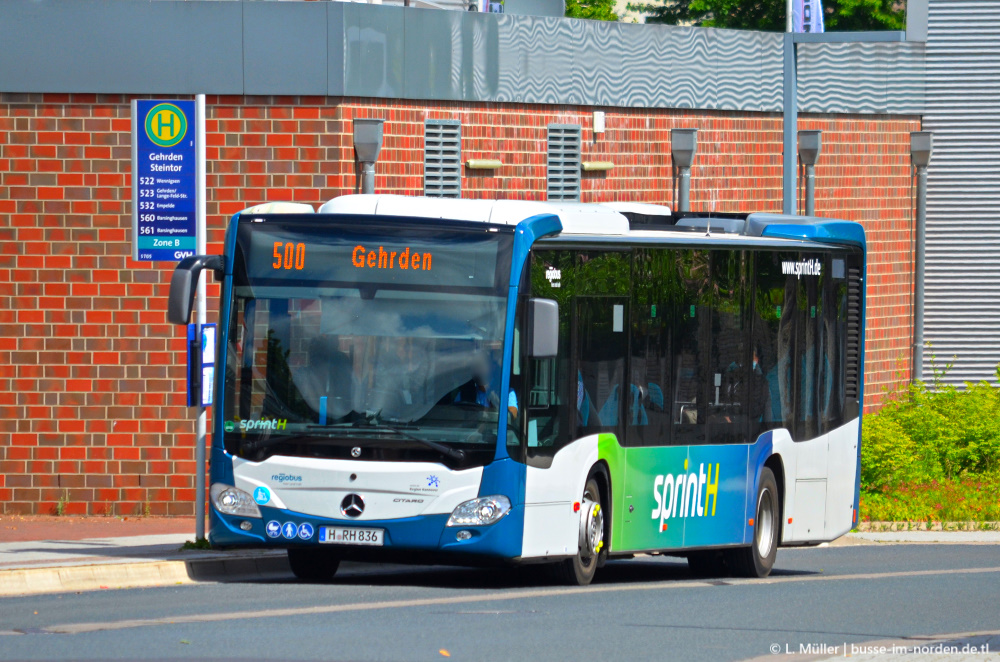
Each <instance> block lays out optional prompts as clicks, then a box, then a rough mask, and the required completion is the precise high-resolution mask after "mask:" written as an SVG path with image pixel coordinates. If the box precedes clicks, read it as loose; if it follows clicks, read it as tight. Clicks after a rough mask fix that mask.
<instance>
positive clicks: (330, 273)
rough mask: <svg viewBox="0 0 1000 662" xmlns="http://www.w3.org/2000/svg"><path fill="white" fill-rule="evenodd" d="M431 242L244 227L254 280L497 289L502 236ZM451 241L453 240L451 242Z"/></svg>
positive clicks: (476, 235) (467, 236) (241, 235)
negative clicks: (498, 257) (495, 287)
mask: <svg viewBox="0 0 1000 662" xmlns="http://www.w3.org/2000/svg"><path fill="white" fill-rule="evenodd" d="M439 236H440V238H436V239H433V240H431V239H427V238H420V237H409V238H407V237H403V236H373V235H365V234H360V233H357V232H356V231H355V232H343V233H341V232H333V231H330V230H326V231H323V232H322V234H319V233H312V232H298V231H295V230H293V229H282V228H279V227H273V228H269V227H265V226H262V225H258V224H256V223H254V224H252V225H244V226H242V227H241V228H240V232H239V243H240V245H241V246H242V247H243V248H244V250H246V253H245V254H246V255H247V260H246V262H247V264H248V272H249V274H248V275H249V276H250V277H251V278H253V279H261V278H263V279H274V278H278V279H292V280H296V281H310V282H313V283H315V282H317V281H318V282H329V283H374V284H401V285H433V286H453V287H487V288H492V287H494V285H495V280H496V268H497V256H498V252H499V250H500V244H501V240H502V241H503V243H505V244H508V243H509V242H510V240H511V237H509V236H500V235H498V234H497V233H485V232H477V233H456V234H455V235H454V236H449V235H439ZM445 237H447V238H445Z"/></svg>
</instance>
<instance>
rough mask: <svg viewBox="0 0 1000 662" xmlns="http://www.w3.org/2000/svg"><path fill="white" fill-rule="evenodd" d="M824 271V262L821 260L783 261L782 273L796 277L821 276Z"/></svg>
mask: <svg viewBox="0 0 1000 662" xmlns="http://www.w3.org/2000/svg"><path fill="white" fill-rule="evenodd" d="M822 271H823V263H822V262H820V261H819V260H816V259H813V260H799V261H798V262H786V261H782V263H781V273H783V274H785V275H786V276H795V277H796V278H802V277H803V276H819V275H821V272H822Z"/></svg>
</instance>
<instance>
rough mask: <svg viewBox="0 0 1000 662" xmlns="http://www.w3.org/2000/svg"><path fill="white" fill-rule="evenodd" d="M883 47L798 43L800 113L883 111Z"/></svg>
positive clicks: (884, 72)
mask: <svg viewBox="0 0 1000 662" xmlns="http://www.w3.org/2000/svg"><path fill="white" fill-rule="evenodd" d="M884 48H885V46H884V45H883V44H869V43H862V44H799V45H798V47H797V50H798V53H797V56H798V60H797V65H798V88H799V111H800V112H804V113H848V112H852V111H853V112H859V113H884V112H886V98H885V87H886V68H885V61H884V60H885V52H884Z"/></svg>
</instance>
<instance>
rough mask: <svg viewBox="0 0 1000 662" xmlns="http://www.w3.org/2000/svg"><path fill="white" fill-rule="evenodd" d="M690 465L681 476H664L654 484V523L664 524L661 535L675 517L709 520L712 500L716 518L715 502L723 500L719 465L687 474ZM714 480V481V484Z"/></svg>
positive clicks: (685, 466) (685, 464)
mask: <svg viewBox="0 0 1000 662" xmlns="http://www.w3.org/2000/svg"><path fill="white" fill-rule="evenodd" d="M687 470H688V461H687V460H684V471H683V472H682V473H679V474H677V475H671V474H664V475H660V476H657V477H656V480H654V481H653V498H654V499H655V500H656V507H655V508H653V516H652V518H653V519H658V520H660V528H659V529H658V530H659V531H660V532H663V531H666V530H667V520H668V519H671V518H675V517H708V516H709V510H708V501H709V499H710V498H711V500H712V510H711V517H715V502H716V501H717V499H718V496H719V464H718V463H716V464H715V473H714V474H713V473H712V463H711V462H709V463H708V473H707V474H706V473H705V463H704V462H702V463H701V464H699V465H698V473H694V472H693V471H692V472H691V473H687ZM713 478H714V480H713Z"/></svg>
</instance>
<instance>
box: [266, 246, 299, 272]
mask: <svg viewBox="0 0 1000 662" xmlns="http://www.w3.org/2000/svg"><path fill="white" fill-rule="evenodd" d="M271 266H272V267H274V268H275V269H293V268H294V269H298V270H299V271H301V270H302V269H303V268H304V267H305V266H306V245H305V244H293V243H292V242H288V243H285V242H283V241H276V242H274V262H272V263H271Z"/></svg>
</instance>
